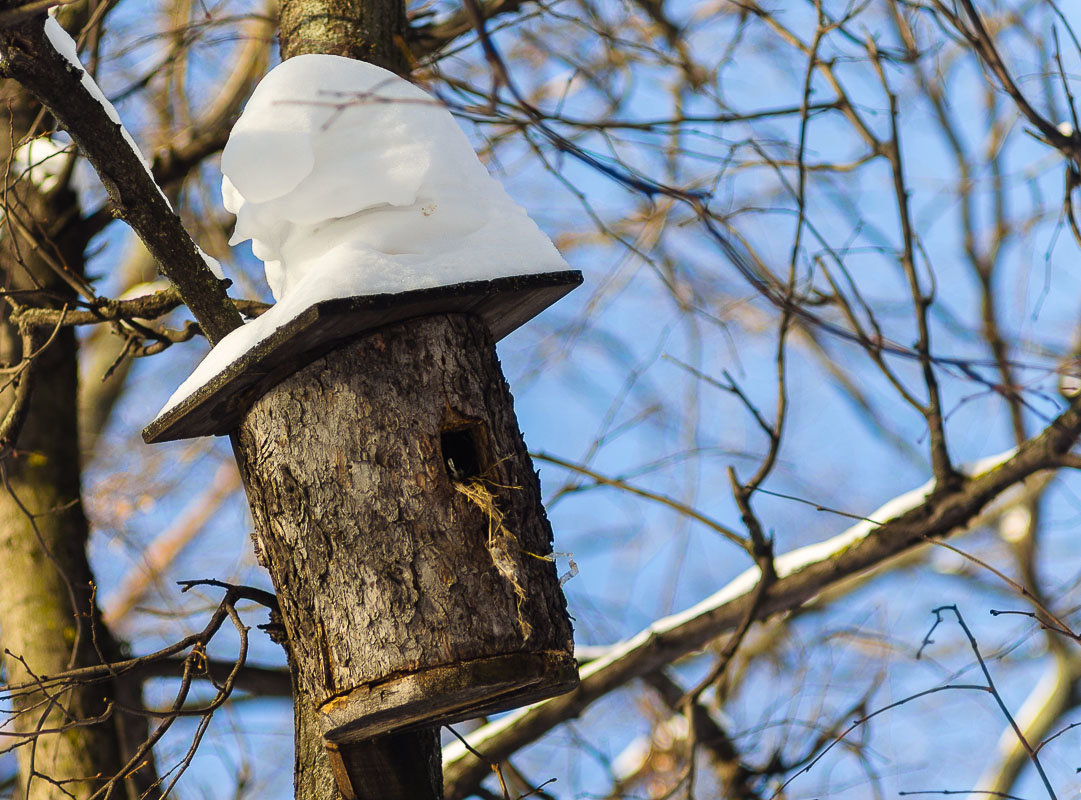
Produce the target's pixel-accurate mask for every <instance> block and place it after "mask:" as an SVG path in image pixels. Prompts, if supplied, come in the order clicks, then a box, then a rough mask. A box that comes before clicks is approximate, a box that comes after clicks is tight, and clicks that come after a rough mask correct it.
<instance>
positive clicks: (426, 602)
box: [143, 271, 581, 797]
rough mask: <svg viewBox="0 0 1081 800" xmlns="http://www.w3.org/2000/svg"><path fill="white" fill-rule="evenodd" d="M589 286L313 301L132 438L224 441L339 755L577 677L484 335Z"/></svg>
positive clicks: (511, 703)
mask: <svg viewBox="0 0 1081 800" xmlns="http://www.w3.org/2000/svg"><path fill="white" fill-rule="evenodd" d="M580 283H581V273H579V272H574V271H566V272H554V273H546V274H541V275H529V276H519V277H510V278H501V279H497V280H490V281H478V282H472V283H464V284H458V285H456V286H449V287H439V288H435V289H424V290H417V291H409V292H404V293H401V294H392V295H377V296H369V297H351V298H344V299H339V300H332V301H328V302H324V303H319V304H317V305H315V306H313V307H311V308H309V309H308V310H307V311H306V312H304V313H303V314H301V315H300V316H298V317H296V318H295V319H293V320H292V321H291V322H290V323H288V324H287V325H285V326H284V327H282V328H279V329H278V330H277V331H276V332H275V333H274V334H273V335H272V336H271V337H270V338H269V339H267V340H265V341H263V342H262V343H261V344H259V345H258V346H256V347H255V348H253V349H252V350H250V351H248V352H247V353H246V354H245V355H244V356H243V357H242V358H240V359H239V360H238V361H236V362H234V363H233V364H232V365H231V366H230V367H228V368H227V369H226V370H225V371H224V372H222V373H221V374H219V375H218V376H217V378H215V379H214V380H213V381H211V382H210V383H208V384H206V385H205V386H203V387H202V388H201V389H200V390H198V391H197V392H196V393H195V394H193V395H191V396H190V397H188V398H187V399H186V400H185V401H183V402H181V403H180V404H179V405H178V406H176V407H175V408H173V409H172V410H171V411H169V412H168V413H166V414H164V415H163V416H162V417H160V418H159V419H157V420H156V421H155V422H154V423H153V424H152V425H150V426H149V427H148V428H147V429H146V430H145V431H144V432H143V437H144V439H145V440H146V441H147V442H148V443H150V442H161V441H167V440H170V439H180V438H186V437H193V436H205V435H229V436H230V438H231V440H232V443H233V447H234V450H235V453H236V456H237V461H238V463H239V464H240V468H241V472H242V475H243V478H244V485H245V488H246V490H247V493H248V497H249V501H250V503H251V508H252V512H253V516H254V520H255V545H256V551H257V554H258V556H259V559H260V561H261V562H262V563H263V564H264V565H265V566H266V567H267V569H268V570H269V571H270V574H271V576H272V578H273V581H274V584H275V587H276V589H277V591H278V597H279V602H280V603H281V613H282V617H283V621H284V624H285V627H286V630H287V634H288V644H289V648H290V653H291V658H292V659H293V661H294V674H295V675H296V676H297V679H298V681H300V684H299V685H298V687H297V691H299V692H304V693H305V694H307V695H308V696H309V697H311V698H313V699H314V701H315V703H316V705H317V706H318V708H319V711H320V714H321V718H322V720H323V733H324V737H325V739H326V741H327V742H328V744H329V745H330V747H331V750H332V751H334V752H337V751H338V750H339V749H340V747H341V745H343V744H348V743H349V742H359V741H363V740H366V739H370V738H372V737H375V736H379V735H383V734H386V733H389V732H394V731H400V730H405V729H410V728H414V727H418V726H436V725H439V724H443V723H450V722H454V721H458V720H462V719H467V718H471V717H476V716H480V715H483V714H490V713H492V712H496V711H502V710H506V709H510V708H514V707H517V706H521V705H524V704H527V703H531V702H534V701H537V700H540V699H543V698H546V697H550V696H553V695H557V694H561V693H563V692H566V691H568V690H570V689H571V688H573V687H574V686H575V685H576V684H577V681H578V677H577V669H576V665H575V661H574V657H573V644H572V633H571V625H570V621H569V619H568V616H567V610H566V603H565V600H564V597H563V593H562V591H561V588H560V585H559V580H558V577H557V571H556V565H555V564H554V563H553V559H552V532H551V527H550V525H549V523H548V520H547V518H546V516H545V513H544V508H543V507H542V505H541V502H540V490H539V485H538V481H537V475H536V472H535V471H534V468H533V464H532V462H531V461H530V458H529V456H528V454H527V452H526V448H525V444H524V443H523V441H522V436H521V433H520V432H519V429H518V424H517V421H516V419H515V415H514V410H513V406H512V399H511V395H510V393H509V391H508V389H507V384H506V381H505V379H504V377H503V374H502V372H501V370H500V365H499V362H498V360H497V358H496V353H495V342H496V341H497V340H498V339H500V338H502V337H503V336H505V335H506V334H507V333H509V332H510V331H512V330H514V329H515V328H517V327H518V326H520V325H521V324H523V323H524V322H526V321H527V320H529V319H530V318H532V317H533V316H534V315H536V314H537V313H539V312H540V311H541V310H543V309H544V308H546V307H547V306H548V305H550V304H551V303H553V302H555V301H556V300H558V299H559V298H560V297H562V296H563V295H565V294H566V293H567V292H569V291H570V290H571V289H573V288H574V287H575V286H577V285H578V284H580ZM339 784H340V785H341V781H339ZM342 791H343V794H345V795H346V796H347V797H348V796H349V789H348V787H347V786H345V787H342Z"/></svg>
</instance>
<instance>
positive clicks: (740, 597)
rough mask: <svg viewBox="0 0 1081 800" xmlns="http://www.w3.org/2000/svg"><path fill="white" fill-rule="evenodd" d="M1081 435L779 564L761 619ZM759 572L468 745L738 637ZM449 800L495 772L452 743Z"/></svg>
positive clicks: (962, 513)
mask: <svg viewBox="0 0 1081 800" xmlns="http://www.w3.org/2000/svg"><path fill="white" fill-rule="evenodd" d="M1079 433H1081V406H1078V405H1075V406H1072V407H1071V408H1069V409H1067V410H1066V411H1065V412H1063V414H1062V415H1060V416H1059V417H1058V418H1057V419H1055V420H1054V421H1053V422H1052V423H1051V424H1050V425H1049V426H1048V427H1047V428H1046V429H1045V430H1044V431H1043V432H1042V433H1041V434H1040V435H1039V436H1037V437H1034V438H1033V439H1030V440H1029V441H1027V442H1026V443H1025V444H1024V445H1023V446H1022V447H1020V448H1018V449H1015V450H1009V451H1007V452H1005V453H1001V454H999V455H997V456H992V457H990V458H986V459H983V460H981V461H979V462H977V463H975V464H972V465H969V466H967V467H963V468H962V469H961V472H962V473H963V474H964V475H965V476H966V479H965V480H964V481H963V483H962V484H961V485H960V486H959V487H958V488H956V489H953V490H948V491H936V489H935V486H934V484H933V482H929V483H927V484H925V485H923V486H921V487H919V488H917V489H914V490H912V491H909V492H906V493H904V494H902V495H900V496H898V497H896V498H894V499H893V500H890V501H889V502H887V503H886V504H884V505H883V506H882V507H880V508H879V509H877V510H876V511H874V512H873V513H872V514H870V515H869V516H868V518H867V519H866V520H861V521H860V522H858V523H857V524H855V525H853V526H852V527H850V528H848V529H846V530H845V531H843V532H841V533H839V534H838V535H836V536H834V537H832V538H830V539H828V540H826V541H824V542H819V543H817V544H813V545H809V546H807V547H801V548H798V549H796V550H793V551H791V552H789V553H785V554H783V555H781V556H778V557H777V559H776V561H775V565H776V572H777V581H776V582H775V583H774V584H773V586H772V587H771V588H770V590H769V592H768V593H767V595H766V597H765V599H764V600H763V601H762V602H761V604H760V605H759V607H758V609H757V617H758V618H759V619H765V618H768V617H770V616H772V615H774V614H777V613H781V612H784V611H790V610H792V609H796V608H799V607H800V606H802V605H804V604H805V603H807V602H809V601H811V600H812V599H813V598H814V597H815V596H817V595H818V594H819V593H821V592H823V591H825V590H826V589H829V588H831V587H833V586H835V585H836V584H838V583H839V582H841V581H843V580H845V579H848V578H850V577H852V576H854V575H857V574H859V573H861V572H863V571H865V570H868V569H872V568H874V567H876V566H879V565H881V564H882V563H883V562H885V561H886V560H887V559H890V558H892V557H893V556H896V555H898V554H901V553H903V552H904V551H906V550H908V549H910V548H912V547H914V546H916V545H919V544H920V543H924V542H927V541H929V540H931V539H934V538H940V537H945V536H948V535H950V534H951V533H954V532H956V531H959V530H962V529H964V528H966V527H967V526H969V525H971V524H972V523H973V522H974V521H976V520H977V518H978V517H979V515H980V514H981V512H982V511H984V510H985V509H987V508H988V506H989V505H990V504H991V503H992V502H993V501H995V500H996V499H997V498H1000V497H1001V496H1002V494H1003V493H1004V492H1006V491H1007V490H1009V489H1010V488H1011V487H1016V486H1018V484H1020V483H1021V482H1022V481H1024V480H1025V479H1026V478H1028V477H1030V476H1032V475H1035V474H1036V473H1039V472H1042V471H1044V470H1047V469H1053V468H1055V467H1057V466H1059V465H1060V463H1061V462H1060V459H1061V457H1062V456H1063V455H1064V454H1066V453H1067V452H1068V451H1069V450H1070V448H1071V447H1072V446H1073V444H1074V443H1075V442H1076V440H1077V438H1078V435H1079ZM757 582H758V569H757V567H752V568H751V569H748V570H747V571H745V572H744V573H742V574H741V575H739V576H738V577H737V578H735V579H734V580H733V581H731V582H730V583H728V585H726V586H725V587H723V588H722V589H720V590H719V591H718V592H716V593H715V594H713V595H712V596H711V597H708V598H706V599H705V600H703V601H702V602H701V603H699V604H698V605H696V606H694V607H693V608H690V609H688V610H686V611H684V612H682V613H679V614H675V615H672V616H669V617H665V618H664V619H661V620H658V621H656V622H654V623H653V624H651V625H650V626H649V627H647V628H646V629H644V630H642V631H641V632H640V633H638V634H637V635H636V636H634V637H633V638H631V639H629V640H627V641H626V642H624V643H622V644H620V645H617V646H615V647H613V648H612V649H611V650H610V651H609V652H608V653H607V654H606V655H604V656H602V657H601V658H598V659H597V660H595V661H593V662H591V663H589V664H587V665H586V666H585V667H583V668H582V670H581V684H580V685H579V687H578V688H577V689H576V690H574V691H573V692H571V693H569V694H566V695H563V696H562V697H557V698H554V699H552V700H548V701H545V702H542V703H538V704H536V705H534V706H531V707H529V708H526V709H522V710H521V711H518V712H516V713H514V714H510V715H508V716H506V717H504V718H502V719H499V720H497V721H495V722H492V723H490V724H488V725H485V726H483V727H482V728H480V729H478V730H476V731H474V732H473V733H472V734H470V735H469V737H468V740H469V742H470V745H471V746H472V747H473V748H475V749H476V750H478V751H479V752H481V753H483V754H484V755H485V757H487V758H488V759H491V760H492V761H499V760H502V759H505V758H507V757H508V756H509V755H510V754H511V753H513V752H514V751H515V750H517V749H518V748H520V747H522V746H524V745H525V744H528V743H529V742H531V741H533V740H534V739H536V738H537V737H538V736H540V735H542V734H543V733H544V732H546V731H548V730H550V729H551V728H553V727H555V726H556V725H558V724H559V723H561V722H563V721H565V720H568V719H571V718H573V717H576V716H578V715H579V714H580V713H582V711H584V710H585V708H586V707H588V706H589V705H590V704H591V703H593V702H594V701H596V700H597V699H599V698H601V697H603V696H604V695H606V694H608V693H609V692H611V691H612V690H614V689H616V688H618V687H620V686H622V685H624V684H626V683H627V682H629V681H631V680H634V679H635V678H640V677H642V676H644V675H646V674H649V673H650V672H652V671H654V670H656V669H657V668H659V667H661V666H663V665H664V664H668V663H671V662H672V661H674V660H676V659H678V658H680V657H681V656H684V655H687V654H688V653H691V652H693V651H695V650H697V649H700V648H702V647H704V646H705V645H706V644H707V643H708V642H709V641H711V640H712V639H715V638H716V637H718V636H721V635H723V634H724V633H726V632H728V631H730V630H732V629H733V628H734V627H735V626H736V625H737V624H739V622H740V620H741V619H743V617H744V616H745V615H746V614H747V612H748V606H749V603H750V600H751V597H752V590H753V589H754V587H755V585H756V583H757ZM444 764H445V767H444V775H445V781H446V789H447V796H448V797H460V796H463V795H464V794H465V793H467V792H468V791H469V789H470V787H473V786H476V785H477V784H478V783H479V782H480V781H481V780H482V779H483V778H484V777H485V775H486V774H487V773H488V771H489V765H488V764H486V763H482V762H481V761H479V760H478V759H477V758H476V757H474V756H472V755H471V754H469V753H468V752H466V750H465V748H464V747H462V746H460V745H457V744H452V745H451V746H449V747H447V748H446V750H445V752H444Z"/></svg>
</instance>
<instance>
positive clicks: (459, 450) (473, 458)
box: [439, 422, 487, 482]
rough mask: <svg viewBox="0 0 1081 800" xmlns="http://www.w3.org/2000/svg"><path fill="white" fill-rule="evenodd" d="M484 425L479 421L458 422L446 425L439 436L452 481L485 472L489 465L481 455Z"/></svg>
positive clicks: (467, 478)
mask: <svg viewBox="0 0 1081 800" xmlns="http://www.w3.org/2000/svg"><path fill="white" fill-rule="evenodd" d="M483 434H484V430H483V426H482V425H481V423H479V422H467V423H464V424H463V423H461V422H458V423H456V424H454V425H453V426H452V427H444V428H443V430H442V432H441V433H440V436H439V445H440V447H441V449H442V451H443V466H444V467H445V468H446V470H447V477H449V478H450V479H451V480H452V481H459V482H461V481H467V480H469V479H470V478H476V477H478V476H479V475H481V474H483V472H484V470H485V469H487V466H486V465H485V464H484V459H483V458H482V456H481V441H482V438H483Z"/></svg>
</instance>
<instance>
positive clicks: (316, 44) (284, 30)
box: [278, 0, 412, 76]
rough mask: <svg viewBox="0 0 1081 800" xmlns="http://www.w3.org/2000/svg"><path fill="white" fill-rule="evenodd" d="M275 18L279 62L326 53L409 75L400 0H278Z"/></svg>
mask: <svg viewBox="0 0 1081 800" xmlns="http://www.w3.org/2000/svg"><path fill="white" fill-rule="evenodd" d="M280 20H281V30H280V32H279V34H278V40H279V42H280V44H281V55H282V60H283V61H284V60H285V59H287V58H292V57H293V56H299V55H304V54H306V53H330V54H332V55H338V56H347V57H348V58H356V59H360V60H361V61H367V62H369V63H371V64H375V65H377V66H380V67H383V68H384V69H389V70H390V71H391V72H395V73H397V74H399V75H404V76H408V75H409V71H410V68H411V67H412V64H411V63H410V61H409V58H408V56H407V53H408V49H407V47H406V44H405V28H406V17H405V4H404V3H401V2H372V0H291V2H283V3H282V6H281V15H280Z"/></svg>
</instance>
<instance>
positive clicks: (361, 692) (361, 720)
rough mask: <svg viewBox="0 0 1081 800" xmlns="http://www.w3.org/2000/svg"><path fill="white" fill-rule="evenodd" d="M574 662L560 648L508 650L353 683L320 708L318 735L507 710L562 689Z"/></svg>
mask: <svg viewBox="0 0 1081 800" xmlns="http://www.w3.org/2000/svg"><path fill="white" fill-rule="evenodd" d="M577 685H578V664H577V662H576V661H575V660H574V657H573V656H572V655H570V654H569V653H567V652H564V651H547V652H541V653H511V654H508V655H501V656H493V657H490V658H479V659H475V660H472V661H466V662H462V663H456V664H446V665H443V666H440V667H432V668H430V669H426V670H423V671H421V672H416V673H412V674H409V675H405V676H400V677H397V678H391V679H389V680H386V681H381V682H378V683H373V684H368V685H365V686H358V687H357V688H355V689H353V690H352V691H351V692H349V693H348V694H345V695H341V696H339V697H334V698H332V699H330V700H328V701H327V702H325V703H324V704H323V705H322V707H321V708H320V709H319V710H320V712H321V713H322V715H323V720H324V732H323V737H324V738H325V739H326V740H327V741H328V742H332V743H336V744H344V743H348V742H357V741H361V740H364V739H370V738H372V737H374V736H380V735H382V734H385V733H389V732H392V731H402V730H406V729H411V728H420V727H431V726H437V725H446V724H450V723H454V722H461V721H462V720H466V719H474V718H476V717H480V716H485V715H487V714H494V713H496V712H499V711H508V710H510V709H512V708H520V707H521V706H525V705H529V704H530V703H535V702H537V701H539V700H545V699H547V698H549V697H555V696H557V695H561V694H565V693H566V692H569V691H571V690H572V689H574V688H575V687H576V686H577Z"/></svg>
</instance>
